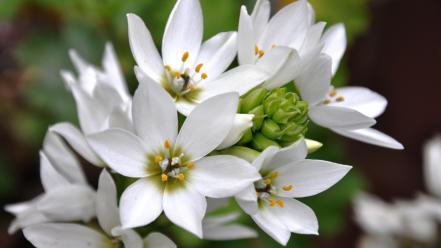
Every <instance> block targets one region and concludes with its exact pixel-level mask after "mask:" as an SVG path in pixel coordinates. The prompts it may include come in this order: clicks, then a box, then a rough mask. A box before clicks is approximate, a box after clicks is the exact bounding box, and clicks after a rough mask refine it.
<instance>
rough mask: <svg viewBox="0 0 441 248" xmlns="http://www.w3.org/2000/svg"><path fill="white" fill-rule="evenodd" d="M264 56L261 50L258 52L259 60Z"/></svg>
mask: <svg viewBox="0 0 441 248" xmlns="http://www.w3.org/2000/svg"><path fill="white" fill-rule="evenodd" d="M263 55H265V52H264V51H263V50H259V58H260V57H262V56H263Z"/></svg>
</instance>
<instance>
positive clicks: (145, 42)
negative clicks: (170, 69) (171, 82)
mask: <svg viewBox="0 0 441 248" xmlns="http://www.w3.org/2000/svg"><path fill="white" fill-rule="evenodd" d="M127 21H128V24H129V42H130V49H131V50H132V54H133V57H134V58H135V61H136V63H137V64H138V66H139V67H140V68H141V69H142V71H143V72H144V73H145V74H147V75H148V76H149V77H151V78H152V79H153V80H155V81H156V82H159V81H160V80H161V73H162V72H163V71H164V67H163V64H162V59H161V56H160V55H159V52H158V50H157V49H156V46H155V43H154V42H153V39H152V36H151V34H150V32H149V30H148V29H147V27H146V26H145V24H144V22H143V21H142V20H141V18H140V17H139V16H137V15H135V14H128V15H127Z"/></svg>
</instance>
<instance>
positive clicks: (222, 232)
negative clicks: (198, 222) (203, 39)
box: [202, 212, 257, 240]
mask: <svg viewBox="0 0 441 248" xmlns="http://www.w3.org/2000/svg"><path fill="white" fill-rule="evenodd" d="M239 216H240V213H238V212H236V213H230V214H225V215H222V216H216V217H206V218H205V219H204V221H203V224H202V228H203V231H204V239H206V240H236V239H248V238H255V237H257V232H256V231H254V230H253V229H251V228H249V227H247V226H244V225H240V224H233V223H229V222H232V221H234V220H237V219H238V218H239Z"/></svg>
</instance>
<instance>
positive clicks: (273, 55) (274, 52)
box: [256, 46, 295, 78]
mask: <svg viewBox="0 0 441 248" xmlns="http://www.w3.org/2000/svg"><path fill="white" fill-rule="evenodd" d="M292 52H295V50H293V49H291V48H289V47H285V46H277V47H275V48H272V49H271V50H269V51H268V52H267V53H265V55H263V57H261V58H260V59H259V60H257V63H256V65H257V66H258V67H259V68H260V69H261V70H262V71H264V72H266V74H268V77H269V78H271V77H273V76H276V75H277V74H278V73H279V70H280V69H281V68H282V67H283V66H284V65H285V63H286V62H287V60H288V59H289V58H290V56H291V53H292Z"/></svg>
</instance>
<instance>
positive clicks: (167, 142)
mask: <svg viewBox="0 0 441 248" xmlns="http://www.w3.org/2000/svg"><path fill="white" fill-rule="evenodd" d="M170 147H171V144H170V141H169V140H165V141H164V148H165V149H170Z"/></svg>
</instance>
